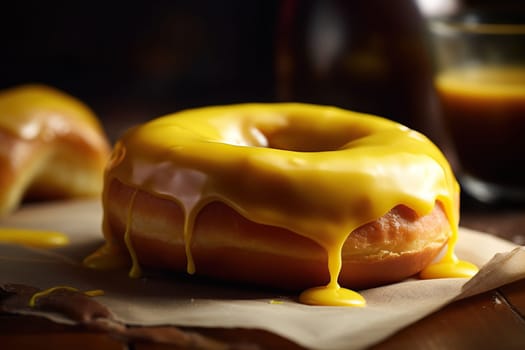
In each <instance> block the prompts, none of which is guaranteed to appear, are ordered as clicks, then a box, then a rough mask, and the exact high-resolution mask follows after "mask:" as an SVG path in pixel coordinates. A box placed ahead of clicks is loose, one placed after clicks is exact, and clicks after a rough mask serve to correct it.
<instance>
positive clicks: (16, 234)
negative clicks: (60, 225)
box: [0, 227, 69, 248]
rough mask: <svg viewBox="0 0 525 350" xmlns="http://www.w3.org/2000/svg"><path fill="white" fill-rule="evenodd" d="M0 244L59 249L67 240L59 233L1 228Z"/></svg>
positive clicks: (66, 237)
mask: <svg viewBox="0 0 525 350" xmlns="http://www.w3.org/2000/svg"><path fill="white" fill-rule="evenodd" d="M0 243H11V244H20V245H24V246H31V247H41V248H46V247H61V246H64V245H67V244H69V238H68V236H66V235H65V234H63V233H61V232H54V231H42V230H33V229H22V228H9V227H2V228H0Z"/></svg>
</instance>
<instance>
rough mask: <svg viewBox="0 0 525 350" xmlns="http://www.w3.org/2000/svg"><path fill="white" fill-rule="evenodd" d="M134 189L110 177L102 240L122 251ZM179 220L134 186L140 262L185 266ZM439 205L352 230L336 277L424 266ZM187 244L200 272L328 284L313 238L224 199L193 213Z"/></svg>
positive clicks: (440, 223)
mask: <svg viewBox="0 0 525 350" xmlns="http://www.w3.org/2000/svg"><path fill="white" fill-rule="evenodd" d="M134 192H135V189H134V188H132V187H130V186H127V185H124V184H122V183H121V182H119V181H117V180H114V181H113V182H112V183H111V186H110V187H109V192H108V196H109V198H111V200H109V201H108V202H107V204H106V208H105V212H106V220H107V221H106V224H107V227H106V233H107V234H108V233H109V235H110V237H106V238H107V239H109V240H111V241H112V242H118V243H117V244H118V245H119V246H120V248H121V249H122V251H126V247H125V245H124V241H123V234H124V232H125V230H126V223H127V215H128V207H129V203H130V202H131V197H132V195H133V193H134ZM183 222H184V217H183V214H182V211H181V208H180V207H179V206H178V205H177V204H176V203H174V202H173V201H170V200H167V199H163V198H159V197H156V196H153V195H151V194H149V193H147V192H144V191H138V192H137V194H136V196H135V199H134V205H133V214H132V225H131V231H130V235H131V240H132V242H133V247H134V249H135V250H136V253H137V256H138V260H139V261H140V263H141V265H143V266H149V267H156V268H163V269H172V270H176V271H185V270H186V255H185V251H184V237H183ZM450 230H451V229H450V223H449V221H448V219H447V218H446V216H445V214H444V212H443V208H442V206H441V205H440V204H439V203H438V204H437V205H436V207H435V208H434V210H432V212H431V213H429V214H428V215H425V216H422V217H419V216H418V215H417V214H416V213H415V212H414V211H413V210H411V209H409V208H407V207H405V206H398V207H396V208H394V209H392V210H391V211H390V212H389V213H387V214H386V215H385V216H383V217H381V218H379V219H378V220H375V221H373V222H371V223H368V224H366V225H364V226H361V227H360V228H358V229H357V230H355V231H354V232H353V233H351V234H350V235H349V237H348V239H347V240H346V243H345V245H344V247H343V251H342V260H343V268H342V271H341V274H340V276H339V282H340V283H341V285H342V286H344V287H349V288H362V287H370V286H375V285H380V284H384V283H389V282H395V281H400V280H402V279H404V278H406V277H409V276H412V275H414V274H416V273H418V272H419V271H421V270H422V269H423V268H424V267H425V266H427V265H428V264H429V263H430V262H431V261H432V260H433V259H434V258H435V257H436V256H437V255H438V253H439V252H440V250H441V249H442V248H443V246H444V245H445V244H446V242H447V240H448V238H449V236H450V234H451V231H450ZM191 249H192V253H193V258H194V260H195V265H196V266H197V271H198V274H199V275H202V276H210V277H213V278H218V279H222V280H230V281H241V282H249V283H251V284H259V285H267V286H273V287H278V288H283V289H290V290H300V289H304V288H308V287H312V286H316V285H323V284H326V283H328V279H329V274H328V269H327V262H326V259H327V256H326V252H325V251H324V250H323V249H322V248H321V247H320V246H319V245H317V244H316V243H315V242H313V241H311V240H309V239H307V238H304V237H302V236H300V235H297V234H296V233H293V232H291V231H288V230H286V229H283V228H278V227H273V226H268V225H262V224H257V223H255V222H252V221H250V220H247V219H246V218H244V217H242V216H241V215H240V214H238V213H237V212H236V211H234V210H233V209H231V208H229V207H228V206H226V205H225V204H223V203H220V202H213V203H211V204H209V205H207V206H206V207H205V208H203V209H202V210H201V212H200V214H199V216H198V217H197V220H196V223H195V226H194V232H193V238H192V243H191Z"/></svg>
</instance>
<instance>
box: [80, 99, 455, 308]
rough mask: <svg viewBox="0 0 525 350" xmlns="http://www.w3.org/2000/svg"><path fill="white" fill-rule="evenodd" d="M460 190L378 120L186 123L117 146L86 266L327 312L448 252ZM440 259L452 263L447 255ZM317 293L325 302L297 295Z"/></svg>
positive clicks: (330, 111) (225, 112) (248, 115)
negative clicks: (278, 296)
mask: <svg viewBox="0 0 525 350" xmlns="http://www.w3.org/2000/svg"><path fill="white" fill-rule="evenodd" d="M458 191H459V187H458V184H457V181H456V179H455V177H454V175H453V173H452V171H451V169H450V166H449V164H448V162H447V161H446V159H445V157H444V156H443V154H442V153H441V152H440V151H439V149H438V148H437V147H436V146H435V145H434V144H432V143H431V142H430V141H429V140H428V139H427V138H426V137H424V136H423V135H421V134H419V133H417V132H415V131H412V130H410V129H408V128H406V127H404V126H402V125H399V124H397V123H395V122H392V121H389V120H386V119H383V118H380V117H375V116H370V115H364V114H359V113H355V112H351V111H346V110H342V109H338V108H334V107H326V106H316V105H307V104H293V103H292V104H242V105H233V106H220V107H207V108H200V109H194V110H187V111H182V112H179V113H175V114H173V115H168V116H165V117H161V118H158V119H155V120H153V121H150V122H148V123H146V124H144V125H142V126H139V127H136V128H133V129H131V130H129V131H128V132H127V133H126V134H125V135H124V136H123V137H122V138H121V139H120V140H119V141H118V142H117V144H116V145H115V148H114V151H113V155H112V157H111V160H110V162H109V165H108V168H107V171H106V174H105V186H104V193H103V209H104V219H103V231H104V236H105V239H106V244H105V245H104V246H103V247H102V248H100V249H99V250H98V251H97V252H95V253H94V254H92V255H91V256H89V257H88V258H87V259H86V260H85V264H86V265H87V266H91V267H98V268H109V267H114V266H122V265H126V266H129V264H130V257H131V264H132V268H131V271H130V274H131V275H132V276H139V275H140V267H141V266H148V267H157V268H168V269H173V270H177V271H184V270H187V271H188V272H189V273H197V274H200V275H204V276H211V277H214V278H220V279H226V280H233V281H242V282H249V283H252V284H260V285H269V286H273V287H278V288H283V289H293V290H301V289H305V288H310V287H315V286H323V287H321V288H319V289H311V290H309V292H308V291H307V292H308V293H306V294H304V293H303V295H302V296H301V297H302V300H303V301H304V302H306V303H311V304H325V303H326V304H339V302H334V299H348V298H346V297H343V296H341V295H339V292H341V289H339V284H338V283H340V284H341V285H342V286H344V287H351V288H363V287H369V286H375V285H379V284H384V283H390V282H394V281H400V280H402V279H404V278H406V277H409V276H412V275H415V274H417V273H418V272H420V271H421V270H423V269H424V268H425V267H427V266H428V265H429V264H430V263H431V262H432V261H433V260H434V259H435V258H436V256H437V255H438V254H439V253H440V251H441V250H442V249H443V247H444V246H446V245H447V242H452V243H453V242H454V241H455V236H456V234H457V225H458V216H459V214H458V211H459V203H458V200H459V199H458V198H459V196H458ZM452 245H453V244H449V247H450V246H452ZM446 255H447V256H448V258H449V259H450V260H451V261H456V258H455V256H454V255H453V249H449V250H448V251H447V254H446ZM310 292H311V293H310ZM318 292H319V293H321V294H323V293H324V294H326V293H328V294H329V295H328V296H326V295H325V296H321V297H319V298H317V297H314V298H313V299H312V298H311V295H309V294H319V293H318ZM324 294H323V295H324ZM303 296H304V297H303ZM352 298H353V299H355V298H354V297H350V299H352ZM327 299H329V300H328V301H327ZM354 302H355V300H354V301H352V302H351V303H354ZM358 303H359V302H358ZM342 304H345V302H342Z"/></svg>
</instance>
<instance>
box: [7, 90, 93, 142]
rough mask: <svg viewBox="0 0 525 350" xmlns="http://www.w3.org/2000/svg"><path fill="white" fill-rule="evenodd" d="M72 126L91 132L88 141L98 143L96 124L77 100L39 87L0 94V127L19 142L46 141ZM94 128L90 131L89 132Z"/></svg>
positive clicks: (87, 110) (89, 112) (90, 113)
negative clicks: (18, 139)
mask: <svg viewBox="0 0 525 350" xmlns="http://www.w3.org/2000/svg"><path fill="white" fill-rule="evenodd" d="M72 125H78V126H80V127H84V128H86V126H87V128H86V130H85V132H86V133H88V132H90V130H91V133H92V135H90V137H88V139H90V140H92V141H93V142H96V143H100V142H101V141H100V136H99V135H98V133H97V130H100V125H99V123H98V121H97V119H96V117H95V115H94V114H93V112H92V111H91V110H90V109H89V108H88V107H86V106H85V105H84V104H83V103H82V102H80V101H79V100H77V99H75V98H73V97H71V96H69V95H66V94H64V93H62V92H60V91H59V90H56V89H53V88H51V87H48V86H45V85H39V84H29V85H22V86H19V87H15V88H11V89H7V90H3V91H1V92H0V128H1V129H2V130H4V131H7V132H10V133H11V134H12V135H14V136H17V137H19V138H22V139H27V140H29V139H35V138H40V139H50V138H53V137H55V136H56V135H59V134H67V133H69V132H70V130H71V128H72ZM93 129H94V130H93Z"/></svg>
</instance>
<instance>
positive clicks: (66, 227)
mask: <svg viewBox="0 0 525 350" xmlns="http://www.w3.org/2000/svg"><path fill="white" fill-rule="evenodd" d="M100 223H101V208H100V205H99V203H98V201H68V202H55V203H47V204H36V205H31V206H27V207H25V208H23V209H21V210H20V211H18V212H17V213H15V214H13V215H12V216H10V217H8V218H5V219H3V220H0V226H2V227H24V228H37V229H47V230H58V231H62V232H64V233H67V234H68V235H69V236H70V238H71V244H70V245H69V246H67V247H65V248H60V249H54V250H51V251H50V250H38V249H28V248H22V247H19V246H12V245H1V244H0V283H21V284H27V285H32V286H35V287H39V288H50V287H53V286H57V285H68V286H72V287H75V288H78V289H80V290H93V289H103V290H104V291H105V295H104V296H100V297H96V298H97V300H98V301H100V302H101V303H102V304H104V305H106V306H108V307H109V308H110V310H111V311H112V312H113V313H114V315H115V318H116V319H118V320H120V321H122V322H125V323H127V324H133V325H178V326H203V327H226V328H227V327H237V328H258V329H264V330H267V331H270V332H274V333H276V334H279V335H281V336H283V337H286V338H289V339H290V340H292V341H295V342H297V343H298V344H300V345H302V346H305V347H308V348H312V349H360V348H364V347H367V346H370V345H372V344H374V343H377V342H379V341H381V340H382V339H384V338H386V337H388V336H389V335H391V334H393V333H395V332H396V331H398V330H399V329H401V328H404V327H406V326H407V325H409V324H410V323H413V322H415V321H417V320H418V319H420V318H423V317H424V316H426V315H428V314H430V313H432V312H434V311H435V310H437V309H438V308H440V307H442V306H444V305H445V304H447V303H449V302H451V301H453V300H455V299H459V298H465V297H468V296H471V295H474V294H478V293H482V292H484V291H487V290H490V289H493V288H496V287H499V286H501V285H504V284H506V283H510V282H513V281H516V280H519V279H522V278H525V248H524V247H523V246H521V247H520V246H517V245H515V244H513V243H511V242H507V241H504V240H501V239H498V238H495V237H493V236H490V235H487V234H483V233H481V232H475V231H471V230H467V229H463V228H462V229H460V238H459V242H458V246H457V254H458V256H459V257H460V258H461V259H465V260H468V261H470V262H473V263H475V264H477V265H478V266H480V267H482V269H481V270H480V272H479V273H478V275H476V276H475V277H474V278H472V279H471V280H466V279H436V280H416V279H411V280H407V281H404V282H401V283H398V284H393V285H389V286H385V287H380V288H374V289H369V290H363V291H361V293H362V294H363V295H364V297H365V298H366V300H367V303H368V305H367V307H366V308H346V307H320V306H307V305H302V304H299V303H297V302H296V300H295V297H296V296H295V295H282V294H281V293H279V292H275V291H268V290H261V289H254V288H248V287H241V286H232V285H221V284H220V283H217V282H210V281H205V280H200V279H197V278H193V277H185V276H166V275H159V276H149V277H145V278H141V279H130V278H128V277H127V273H126V271H113V272H104V273H101V272H98V271H93V270H89V269H86V268H84V267H82V266H81V264H80V262H81V260H82V258H83V257H85V256H86V255H87V254H89V253H90V252H92V251H93V250H94V249H95V248H96V247H98V246H99V245H100V244H101V243H102V242H103V240H102V235H101V230H100ZM46 316H47V317H50V318H53V319H54V320H55V321H57V322H67V320H65V319H61V318H57V317H55V316H54V315H51V314H48V315H46Z"/></svg>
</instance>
